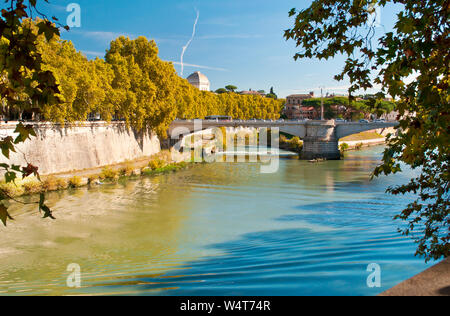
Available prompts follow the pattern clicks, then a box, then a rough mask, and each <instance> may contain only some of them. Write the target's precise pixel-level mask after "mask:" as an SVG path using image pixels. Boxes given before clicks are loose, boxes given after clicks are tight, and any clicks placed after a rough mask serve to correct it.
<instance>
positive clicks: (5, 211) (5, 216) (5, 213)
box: [0, 204, 14, 226]
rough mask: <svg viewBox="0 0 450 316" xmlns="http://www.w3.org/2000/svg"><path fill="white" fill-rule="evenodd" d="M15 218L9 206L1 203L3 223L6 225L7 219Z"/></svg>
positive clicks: (0, 210)
mask: <svg viewBox="0 0 450 316" xmlns="http://www.w3.org/2000/svg"><path fill="white" fill-rule="evenodd" d="M8 219H9V220H14V218H12V217H11V216H10V215H9V213H8V208H7V207H6V206H4V205H3V204H0V220H1V221H2V223H3V225H5V226H6V221H7V220H8Z"/></svg>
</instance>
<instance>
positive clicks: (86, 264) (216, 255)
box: [0, 147, 431, 295]
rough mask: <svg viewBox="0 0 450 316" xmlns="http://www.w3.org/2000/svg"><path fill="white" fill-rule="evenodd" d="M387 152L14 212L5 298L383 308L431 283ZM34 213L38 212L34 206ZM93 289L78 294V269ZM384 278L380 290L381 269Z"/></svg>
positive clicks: (87, 192)
mask: <svg viewBox="0 0 450 316" xmlns="http://www.w3.org/2000/svg"><path fill="white" fill-rule="evenodd" d="M382 150H383V148H382V147H372V148H369V149H365V150H362V151H355V152H349V153H348V154H347V157H346V159H345V160H342V161H328V162H321V163H316V164H312V163H308V162H305V161H299V160H296V159H281V160H280V166H279V171H278V172H276V173H272V174H261V173H260V166H259V165H258V163H213V164H200V165H196V166H193V167H191V168H189V169H187V170H182V171H179V172H177V173H172V174H167V175H161V176H156V177H152V178H145V179H139V180H133V181H131V180H127V181H120V182H119V183H118V184H110V185H103V186H100V187H97V188H91V189H87V188H82V189H77V190H71V191H66V192H58V193H52V194H50V195H49V197H48V200H49V206H51V208H52V209H53V210H54V214H55V216H56V218H57V219H56V220H54V221H52V220H44V219H41V218H40V217H39V216H40V215H39V214H38V213H37V211H36V209H35V208H34V207H33V208H31V207H25V208H24V207H23V206H20V205H13V206H12V208H11V209H12V214H13V216H14V217H15V221H14V222H9V223H8V227H6V228H5V227H1V228H0V234H1V236H2V240H3V242H2V244H1V245H0V295H78V294H87V295H105V294H120V295H127V294H130V295H377V294H379V293H381V292H382V291H384V290H387V289H389V288H390V287H392V286H394V285H396V284H397V283H399V282H401V281H403V280H406V279H408V278H410V277H412V276H414V275H415V274H417V273H419V272H421V271H423V270H425V269H426V268H427V267H429V266H430V265H431V264H428V265H426V264H425V263H424V260H423V259H421V258H416V257H414V251H415V244H414V243H413V241H412V240H411V239H409V238H407V237H403V236H401V235H400V234H399V233H398V232H397V227H398V226H399V225H401V223H399V222H394V221H393V220H392V217H393V216H394V215H395V214H397V213H398V212H399V211H400V210H401V209H402V207H403V206H405V205H406V204H407V203H408V202H409V201H410V200H411V197H403V196H395V197H394V196H391V195H388V194H385V193H384V192H385V190H386V188H387V187H388V186H389V185H394V184H400V183H404V182H406V181H407V180H408V178H409V177H410V176H411V172H410V171H409V172H405V173H403V174H400V175H395V176H390V177H383V178H379V179H375V180H373V181H369V174H370V172H371V171H372V170H373V168H374V166H375V165H376V164H377V162H378V161H379V160H380V158H381V153H382ZM33 199H36V198H35V197H33ZM72 263H74V264H76V265H78V266H79V267H80V269H81V270H80V272H81V288H70V287H68V286H67V283H66V280H67V278H68V277H69V276H70V272H68V271H67V267H68V266H69V265H70V264H72ZM371 263H376V264H377V265H379V267H380V268H381V287H369V286H368V285H367V278H368V276H369V275H370V273H371V272H368V271H367V266H368V265H369V264H371Z"/></svg>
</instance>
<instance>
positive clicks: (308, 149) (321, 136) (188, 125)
mask: <svg viewBox="0 0 450 316" xmlns="http://www.w3.org/2000/svg"><path fill="white" fill-rule="evenodd" d="M394 126H398V122H370V123H359V122H337V121H334V120H330V121H267V122H266V121H213V120H211V121H208V120H188V121H174V122H173V123H172V124H171V125H170V128H169V137H170V136H174V135H186V134H189V133H193V132H198V131H201V130H205V129H211V128H214V127H253V128H275V127H278V128H279V129H280V132H283V133H286V134H290V135H293V136H298V137H299V138H301V139H302V140H303V152H302V158H303V159H316V158H324V159H340V152H339V139H341V138H343V137H346V136H349V135H352V134H358V133H361V132H365V131H371V130H376V129H382V128H388V127H394Z"/></svg>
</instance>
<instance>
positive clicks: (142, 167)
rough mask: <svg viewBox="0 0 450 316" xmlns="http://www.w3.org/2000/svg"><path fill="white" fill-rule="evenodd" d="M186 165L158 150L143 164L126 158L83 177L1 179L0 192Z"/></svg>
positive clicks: (27, 191)
mask: <svg viewBox="0 0 450 316" xmlns="http://www.w3.org/2000/svg"><path fill="white" fill-rule="evenodd" d="M188 165H189V163H187V162H179V163H176V162H173V161H172V159H171V154H170V152H168V151H162V152H160V153H158V154H156V155H154V156H152V157H150V158H149V159H147V161H146V162H145V163H143V161H142V160H140V161H139V164H138V166H136V165H134V164H133V163H132V162H129V161H127V162H125V163H123V164H118V165H114V166H106V167H104V168H103V169H96V170H97V172H96V173H92V174H90V175H86V176H85V177H83V176H80V175H72V176H71V177H69V176H67V174H64V175H59V176H55V175H50V176H45V177H42V181H40V180H39V179H37V178H36V177H34V176H30V177H27V178H25V179H17V180H16V181H15V182H14V183H6V182H5V181H4V180H3V181H0V194H1V192H3V194H4V195H6V196H7V197H10V198H17V197H20V196H26V195H32V194H39V193H47V192H55V191H60V190H66V189H69V188H72V189H75V188H79V187H83V186H88V185H89V186H92V185H99V184H102V183H115V182H117V181H118V180H119V179H126V178H130V177H139V176H155V175H159V174H166V173H170V172H175V171H178V170H182V169H185V168H187V167H188ZM83 172H85V171H83Z"/></svg>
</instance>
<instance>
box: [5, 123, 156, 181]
mask: <svg viewBox="0 0 450 316" xmlns="http://www.w3.org/2000/svg"><path fill="white" fill-rule="evenodd" d="M16 124H17V122H10V123H8V124H4V123H3V124H1V125H0V135H1V137H6V136H12V137H15V136H16V135H15V134H14V130H15V128H16ZM33 127H34V130H35V131H36V137H32V139H31V140H27V141H26V142H25V143H21V144H19V145H17V146H16V149H17V152H16V153H13V152H11V155H10V160H9V163H11V164H16V165H22V166H23V165H26V164H27V163H31V164H33V165H35V166H38V167H39V173H40V174H42V175H48V174H56V173H64V172H70V171H75V170H83V169H91V168H98V167H102V166H106V165H113V164H118V163H121V162H124V161H127V160H135V159H139V158H143V157H149V156H152V155H154V154H156V153H159V152H160V151H161V146H160V142H159V139H158V137H157V136H156V135H155V134H153V133H152V132H150V131H144V132H137V131H134V130H133V129H131V128H128V127H127V126H126V125H125V124H124V123H114V122H113V123H107V122H83V123H75V124H66V125H64V126H63V125H59V124H51V123H39V124H34V125H33ZM0 162H8V161H7V160H6V159H5V157H3V156H2V157H1V158H0Z"/></svg>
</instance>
